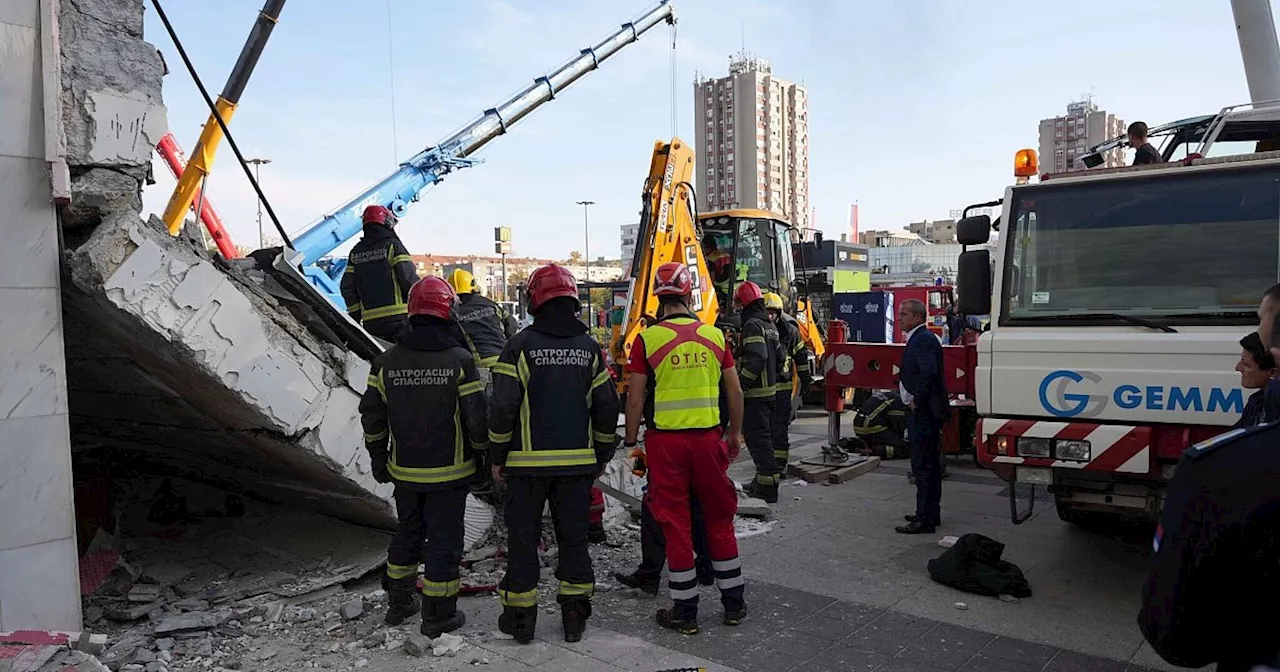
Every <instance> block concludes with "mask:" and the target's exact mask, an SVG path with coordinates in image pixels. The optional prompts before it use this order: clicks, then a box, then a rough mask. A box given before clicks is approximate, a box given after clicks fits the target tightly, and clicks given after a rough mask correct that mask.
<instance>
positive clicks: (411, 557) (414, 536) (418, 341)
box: [360, 277, 488, 638]
mask: <svg viewBox="0 0 1280 672" xmlns="http://www.w3.org/2000/svg"><path fill="white" fill-rule="evenodd" d="M456 300H457V295H456V294H454V292H453V289H451V288H450V287H449V285H447V284H445V282H444V280H441V279H440V278H436V277H427V278H424V279H422V280H421V281H419V282H418V283H416V284H414V285H413V287H412V288H411V289H410V290H409V302H408V311H409V312H408V315H409V324H410V329H409V331H408V332H407V333H405V334H404V335H403V336H402V337H401V339H400V342H399V343H398V344H396V345H394V346H392V347H391V349H390V350H387V351H386V352H385V353H383V354H382V355H381V356H379V357H378V358H377V359H375V360H374V361H373V365H372V366H371V368H370V369H369V387H368V389H366V390H365V393H364V396H363V397H362V398H361V399H360V423H361V425H363V427H364V441H365V448H366V449H367V450H368V451H369V460H370V463H371V465H372V471H373V477H374V479H375V480H377V481H378V482H379V483H395V486H396V487H395V501H396V515H397V516H399V519H400V523H399V525H398V527H397V529H396V534H395V537H393V538H392V540H391V548H390V549H388V551H387V573H386V577H385V583H384V584H383V585H384V586H385V587H386V590H387V601H388V602H389V606H388V609H387V615H386V622H387V623H388V624H390V625H399V624H401V623H403V622H404V620H405V619H406V618H408V617H409V616H411V615H412V614H413V613H414V612H416V611H417V610H418V598H417V595H416V594H415V584H416V583H417V580H418V563H420V562H422V561H423V560H424V558H423V541H424V540H426V557H425V560H426V563H425V566H426V568H425V571H424V573H423V580H422V628H421V629H422V634H424V635H427V636H428V637H432V638H435V637H439V636H440V634H441V633H444V632H452V631H454V630H457V629H458V628H460V627H462V626H463V624H465V623H466V620H467V619H466V616H465V615H464V614H463V613H462V612H461V611H459V610H458V562H459V561H460V560H461V559H462V537H463V513H464V512H465V510H466V504H467V490H468V488H467V485H468V483H469V482H470V481H471V479H472V477H473V475H474V474H475V473H476V470H477V466H476V461H477V459H476V458H480V461H481V462H482V463H483V461H484V453H485V452H486V449H487V448H488V446H487V443H488V427H487V424H486V418H485V399H484V384H483V383H481V382H480V378H479V377H478V375H477V373H476V365H475V362H474V360H473V359H472V356H471V352H470V350H469V349H468V348H467V347H466V345H465V344H464V343H462V342H461V341H460V340H459V339H458V336H457V334H458V332H457V330H456V329H455V328H454V326H455V325H452V324H450V323H451V322H452V321H453V307H454V303H455V301H456ZM467 439H469V440H470V449H469V450H468V449H467V447H466V446H465V445H464V441H465V440H467Z"/></svg>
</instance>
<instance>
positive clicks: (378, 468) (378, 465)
mask: <svg viewBox="0 0 1280 672" xmlns="http://www.w3.org/2000/svg"><path fill="white" fill-rule="evenodd" d="M369 463H370V466H371V468H372V471H373V480H375V481H377V482H379V483H390V482H391V470H389V469H387V458H386V456H385V455H384V456H382V457H373V456H370V457H369Z"/></svg>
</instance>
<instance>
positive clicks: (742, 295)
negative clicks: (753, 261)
mask: <svg viewBox="0 0 1280 672" xmlns="http://www.w3.org/2000/svg"><path fill="white" fill-rule="evenodd" d="M734 303H736V304H737V305H738V306H739V308H740V309H741V310H742V340H741V342H740V343H739V344H738V352H737V353H736V354H737V360H738V377H739V378H740V379H741V386H742V395H743V397H744V398H745V401H744V408H743V420H742V422H743V430H744V433H745V434H746V438H747V451H748V452H749V453H751V460H752V461H753V462H755V464H756V476H755V478H754V479H752V481H751V482H750V483H748V484H746V485H745V486H744V487H743V492H745V493H746V494H747V496H748V497H758V498H760V499H763V500H764V501H766V502H768V503H770V504H774V503H776V502H777V501H778V481H779V480H781V477H782V469H780V468H779V467H778V459H777V458H776V457H774V453H773V399H774V392H775V389H774V386H776V385H777V384H778V372H779V371H780V369H781V365H782V361H783V358H784V355H783V354H782V343H781V341H780V340H779V339H778V330H777V329H776V328H775V327H774V326H773V323H772V322H770V321H769V315H768V313H767V311H766V310H765V307H764V294H762V293H761V292H760V286H759V285H757V284H756V283H754V282H751V281H747V282H744V283H742V284H741V285H738V289H737V291H735V292H734Z"/></svg>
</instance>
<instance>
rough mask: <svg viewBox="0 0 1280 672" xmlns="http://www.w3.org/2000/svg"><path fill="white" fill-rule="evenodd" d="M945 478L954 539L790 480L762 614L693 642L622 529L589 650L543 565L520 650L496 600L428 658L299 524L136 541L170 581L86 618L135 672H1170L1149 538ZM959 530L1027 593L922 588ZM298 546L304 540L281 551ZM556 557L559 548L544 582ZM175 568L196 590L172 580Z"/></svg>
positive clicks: (339, 534) (889, 484)
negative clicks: (568, 626) (696, 670)
mask: <svg viewBox="0 0 1280 672" xmlns="http://www.w3.org/2000/svg"><path fill="white" fill-rule="evenodd" d="M824 431H825V418H823V417H821V416H820V415H818V414H812V415H810V414H806V416H805V417H803V418H801V419H800V420H799V421H798V422H797V424H796V425H795V426H794V428H793V444H794V445H795V446H796V447H795V450H794V452H795V453H797V454H799V455H805V454H812V453H815V452H816V451H817V447H818V445H819V443H820V439H821V437H820V434H821V433H822V432H824ZM950 468H951V472H952V475H951V477H950V478H949V479H947V480H946V481H944V486H943V487H944V497H943V509H944V513H943V519H944V527H943V528H942V529H941V530H940V531H939V534H938V535H934V536H919V537H906V536H902V535H898V534H895V533H894V532H893V526H894V525H896V524H898V522H899V521H900V520H901V516H902V514H904V513H907V512H909V511H910V510H911V508H912V506H913V501H914V493H913V490H912V487H911V486H910V485H909V484H908V483H907V479H906V465H905V463H904V462H902V461H889V462H885V463H884V464H882V465H881V467H880V468H879V469H877V470H876V471H873V472H871V473H869V474H866V475H864V476H861V477H859V478H857V479H855V480H853V481H851V482H849V483H845V484H842V485H838V486H822V485H799V484H797V483H796V482H795V481H788V482H787V483H786V484H785V485H784V486H783V489H782V497H781V500H780V502H779V504H778V505H777V506H776V507H775V514H774V516H775V518H776V522H775V523H774V525H773V526H772V527H771V528H770V529H769V530H768V531H767V532H765V533H763V534H759V533H757V534H754V535H744V536H749V538H744V539H743V540H742V541H741V549H742V555H743V558H744V565H745V568H746V574H747V576H748V579H749V584H748V592H747V599H748V602H749V604H750V605H751V607H752V613H751V615H750V616H749V619H748V622H747V623H746V624H744V625H743V626H742V627H741V628H735V629H729V628H725V627H724V626H720V625H719V624H718V623H717V622H716V621H717V619H718V615H719V605H718V604H717V600H716V599H715V596H714V591H713V590H712V589H704V591H703V594H704V597H703V605H704V607H703V617H702V621H703V623H704V631H703V633H702V634H701V635H699V636H696V637H680V636H678V635H675V634H673V633H669V632H665V631H662V630H661V629H660V628H658V627H657V626H656V625H655V624H654V623H653V621H652V614H653V611H654V610H655V609H656V608H657V607H658V606H660V605H661V604H663V602H664V600H663V598H661V597H660V598H659V599H658V600H653V599H644V598H642V597H638V596H636V595H634V594H633V593H632V592H631V591H627V590H623V589H620V588H619V587H618V586H617V584H616V582H615V581H614V580H613V578H612V573H613V572H614V571H625V570H630V569H631V568H632V567H633V566H634V563H635V562H636V561H637V559H638V548H637V546H638V543H637V533H636V531H635V530H634V528H633V527H614V528H613V529H612V530H611V539H610V543H609V545H605V546H596V547H593V550H592V554H593V558H594V560H595V563H596V571H597V581H598V583H599V585H598V590H599V592H598V595H597V598H596V601H595V611H596V613H595V616H594V617H593V618H592V620H591V622H590V625H589V627H588V633H587V636H586V638H585V639H584V640H583V641H582V642H580V643H577V644H565V643H564V642H563V641H562V637H561V633H560V624H559V620H560V619H559V614H558V612H556V610H555V609H554V607H553V606H552V605H553V592H554V588H553V586H554V579H553V577H552V576H551V568H550V567H547V568H545V569H544V584H543V585H544V591H543V596H542V602H543V612H542V613H541V614H540V620H539V623H538V633H539V637H538V639H537V640H536V641H535V642H534V643H532V644H529V645H525V646H521V645H517V644H515V643H514V642H512V641H510V640H507V639H504V638H502V636H500V635H498V634H497V633H496V632H495V631H496V622H497V615H498V613H499V612H500V610H501V607H500V605H499V603H498V600H497V598H496V596H493V595H492V594H477V595H472V596H466V597H464V598H463V599H462V600H461V602H460V607H462V608H463V609H464V610H465V611H466V612H467V615H468V624H467V626H466V627H465V628H463V629H462V630H461V631H460V632H459V633H457V634H459V635H460V636H461V641H460V642H457V643H455V647H454V648H455V649H456V650H454V651H448V652H446V651H444V650H441V651H439V653H441V654H442V655H440V656H435V655H433V653H432V652H431V651H422V649H424V648H425V649H429V648H430V645H429V644H428V643H426V642H423V641H422V639H421V638H420V637H419V636H417V635H416V629H417V625H418V622H417V619H416V618H415V619H412V620H410V621H409V622H408V623H406V624H405V625H404V626H401V627H397V628H388V627H386V626H384V625H382V623H381V616H382V613H383V610H384V609H385V607H386V598H385V595H384V594H383V593H382V591H381V590H380V589H379V586H378V581H377V579H376V578H375V577H376V576H377V573H376V571H375V572H373V573H371V574H364V576H363V578H351V577H352V575H360V574H362V573H364V572H365V569H364V567H365V565H366V564H367V563H376V562H377V561H378V560H380V559H381V558H380V556H381V553H382V551H381V547H380V545H381V544H382V543H384V541H385V540H384V538H381V537H378V536H377V535H378V534H380V533H373V532H370V531H368V530H364V529H363V528H353V529H347V530H345V531H342V530H338V531H328V530H325V529H323V527H322V526H321V527H319V528H317V529H308V531H307V534H303V535H295V534H292V533H291V531H294V530H297V529H305V525H307V524H308V523H307V521H306V520H305V519H293V518H288V519H286V522H279V521H278V520H272V521H271V522H270V523H268V522H265V521H262V520H259V519H256V518H254V517H253V516H252V515H250V516H248V517H247V518H246V519H245V520H242V521H215V523H216V524H210V525H209V526H206V528H205V531H203V532H201V533H200V534H194V533H188V535H187V538H185V539H176V540H175V539H167V538H166V535H165V534H157V531H156V529H151V531H150V535H149V536H146V537H143V539H144V541H138V540H135V541H133V542H131V545H130V546H126V549H125V550H126V554H125V555H126V557H127V558H133V559H135V560H136V563H137V564H138V565H140V566H143V569H142V570H138V568H136V567H135V571H144V572H145V571H147V570H148V569H150V570H152V571H151V572H150V573H151V574H157V575H159V576H158V577H157V576H149V577H148V578H146V579H139V581H140V582H141V583H143V584H148V583H155V584H157V586H156V587H150V586H149V585H144V586H143V587H142V588H141V589H138V590H140V591H141V592H140V594H136V595H134V597H135V598H137V600H138V602H134V603H129V602H128V601H127V599H126V598H125V596H127V595H128V593H129V592H131V591H132V590H134V589H135V588H136V586H133V585H132V584H131V583H130V582H128V581H124V583H123V584H122V585H118V586H113V585H112V583H111V581H108V583H107V585H105V586H104V588H103V591H100V592H102V594H100V595H99V596H98V597H95V598H94V599H93V600H91V604H92V605H93V606H92V607H91V609H90V612H89V615H90V617H91V618H92V619H94V620H93V622H92V624H91V629H92V630H93V631H95V632H107V633H108V634H110V635H111V644H112V645H113V648H112V649H109V650H108V651H107V652H106V653H105V654H104V655H103V660H104V661H105V662H107V663H108V664H109V665H110V666H111V667H112V668H113V669H116V670H128V671H129V672H157V671H162V670H175V671H176V670H220V669H239V670H264V671H266V670H299V669H332V670H354V669H371V670H390V671H397V670H424V669H425V670H442V671H443V670H460V669H464V668H466V669H470V668H473V667H481V668H484V669H490V670H495V671H500V670H501V671H505V670H528V669H533V668H537V669H555V670H606V671H609V670H646V671H650V672H656V671H658V670H670V669H683V668H686V667H694V666H702V667H705V668H707V669H709V670H744V671H748V672H749V671H751V670H790V669H792V668H796V669H804V670H817V671H818V672H823V671H829V670H868V671H870V670H879V671H880V672H907V671H910V670H921V671H925V672H929V671H932V672H937V671H938V670H991V671H996V672H1005V671H1009V672H1017V671H1021V670H1027V671H1033V670H1034V671H1042V670H1052V671H1058V672H1067V671H1069V670H1082V671H1083V670H1088V671H1089V672H1111V671H1112V670H1115V671H1117V672H1118V671H1120V670H1125V669H1129V670H1142V669H1148V668H1155V669H1172V668H1168V667H1165V666H1163V665H1162V664H1161V663H1160V661H1159V660H1158V658H1157V657H1156V656H1155V655H1154V654H1153V653H1152V652H1151V650H1150V648H1149V647H1147V646H1146V645H1145V644H1144V643H1143V642H1142V638H1141V635H1140V634H1139V632H1138V629H1137V627H1136V625H1135V622H1134V616H1135V613H1136V610H1137V606H1138V595H1139V588H1140V585H1141V581H1142V578H1143V573H1144V571H1145V566H1146V548H1147V543H1148V538H1147V537H1145V536H1144V534H1143V533H1142V532H1138V533H1136V534H1130V535H1129V536H1127V537H1126V536H1123V535H1121V536H1118V537H1116V536H1102V535H1099V534H1096V533H1088V532H1084V531H1081V530H1078V529H1076V528H1073V527H1071V526H1069V525H1066V524H1064V523H1061V522H1060V521H1058V519H1057V517H1056V515H1055V514H1054V512H1053V508H1052V505H1051V504H1050V503H1047V502H1039V503H1038V504H1037V507H1038V513H1037V515H1035V516H1034V517H1033V518H1032V519H1031V520H1029V521H1028V522H1026V523H1025V524H1023V525H1020V526H1014V525H1012V524H1011V523H1010V522H1009V521H1008V502H1007V499H1006V498H1005V497H1003V496H1001V493H1002V492H1003V490H1004V485H1003V483H1001V482H1000V481H998V480H996V479H994V478H993V477H991V476H990V475H989V474H988V473H986V472H984V471H981V470H979V469H977V468H975V467H973V466H972V463H971V462H970V461H969V459H968V458H963V459H954V460H952V462H951V465H950ZM750 471H751V467H750V465H749V464H748V463H746V462H745V461H744V462H739V463H738V464H736V465H734V467H733V469H732V474H733V475H735V476H736V477H739V478H745V477H746V476H747V475H748V474H749V473H750ZM286 528H287V529H286ZM757 532H758V530H757ZM965 532H980V533H982V534H986V535H987V536H990V537H992V538H995V539H997V540H999V541H1002V542H1004V543H1005V544H1007V550H1006V559H1008V560H1010V561H1012V562H1014V563H1016V564H1018V565H1019V566H1020V567H1021V568H1022V569H1023V571H1024V572H1025V573H1026V575H1027V578H1028V579H1029V581H1030V582H1031V586H1032V589H1033V591H1034V592H1035V595H1034V596H1033V597H1031V598H1027V599H1023V600H1020V601H1017V602H1005V601H1001V600H997V599H990V598H983V597H977V596H972V595H965V594H961V593H958V592H957V591H954V590H952V589H949V588H946V587H943V586H941V585H938V584H935V583H933V582H932V581H930V580H929V578H928V576H927V573H926V571H925V565H926V563H927V561H928V560H929V559H930V558H933V557H936V556H937V555H938V554H939V553H940V552H941V551H942V549H940V548H939V547H938V545H937V541H938V539H939V538H940V537H941V536H942V535H960V534H963V533H965ZM168 536H172V534H170V535H168ZM293 536H301V537H303V538H305V539H307V540H308V541H307V542H306V543H305V544H301V545H298V544H297V543H295V542H290V543H283V542H282V541H280V540H281V539H282V538H285V537H289V538H292V537H293ZM326 539H328V540H329V541H328V542H327V544H326V541H325V540H326ZM334 539H340V540H341V541H340V542H337V541H333V540H334ZM353 540H358V543H353ZM264 548H266V549H269V550H267V551H264V550H263V549H264ZM487 555H488V552H481V553H479V554H477V555H475V556H473V557H472V560H473V561H474V563H472V568H471V569H469V570H468V572H467V574H466V575H465V578H464V582H467V583H471V584H486V583H490V582H492V580H494V579H496V578H497V577H498V576H500V575H501V570H502V562H503V561H502V558H501V556H500V555H499V556H498V557H496V558H494V557H484V556H487ZM553 556H554V549H552V550H550V551H549V555H548V557H547V564H548V565H550V564H551V563H552V562H553ZM173 564H177V565H178V569H174V568H173V567H172V565H173ZM156 567H159V569H155V568H156ZM165 569H169V570H170V571H174V572H177V573H178V574H184V575H185V576H183V577H182V578H181V580H175V579H174V578H173V576H169V577H165V576H164V574H165ZM179 570H189V571H179ZM116 579H117V580H122V579H120V577H119V576H117V577H116ZM260 580H261V581H265V583H266V585H264V584H262V583H260ZM161 586H167V587H161ZM245 586H249V589H246V588H245ZM548 588H549V589H548ZM113 589H114V590H115V591H116V592H115V593H114V594H111V592H110V591H112V590H113ZM157 589H158V590H159V591H160V594H159V595H157V596H155V601H154V602H147V601H145V600H146V599H148V598H150V597H151V595H148V594H147V591H156V590H157ZM120 591H124V592H120ZM131 604H132V605H133V606H135V607H140V608H141V610H142V611H143V613H142V614H141V615H139V616H138V618H137V619H136V620H134V621H131V622H127V623H122V622H120V621H118V620H112V618H109V617H108V616H110V615H111V613H110V612H111V608H110V605H114V606H115V609H116V611H118V610H119V609H120V608H127V607H128V606H130V605H131ZM104 607H107V609H106V613H104V611H103V608H104ZM146 607H151V609H150V611H151V613H149V614H148V613H146V611H147V609H146ZM116 616H117V617H119V614H118V613H117V614H116ZM175 619H177V620H175ZM175 627H177V628H179V629H178V630H176V631H174V632H167V633H164V632H157V629H161V630H164V629H170V628H175ZM438 643H440V642H438ZM459 645H460V646H459ZM442 649H443V647H442ZM414 653H421V654H422V656H421V657H417V656H415V655H413V654H414Z"/></svg>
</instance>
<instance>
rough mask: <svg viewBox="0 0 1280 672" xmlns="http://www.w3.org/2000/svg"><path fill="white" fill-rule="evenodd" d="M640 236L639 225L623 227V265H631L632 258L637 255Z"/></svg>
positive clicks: (624, 225)
mask: <svg viewBox="0 0 1280 672" xmlns="http://www.w3.org/2000/svg"><path fill="white" fill-rule="evenodd" d="M639 235H640V225H639V224H623V225H622V257H621V259H622V265H623V266H626V265H627V264H629V263H631V258H632V257H634V256H635V254H636V237H637V236H639Z"/></svg>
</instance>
